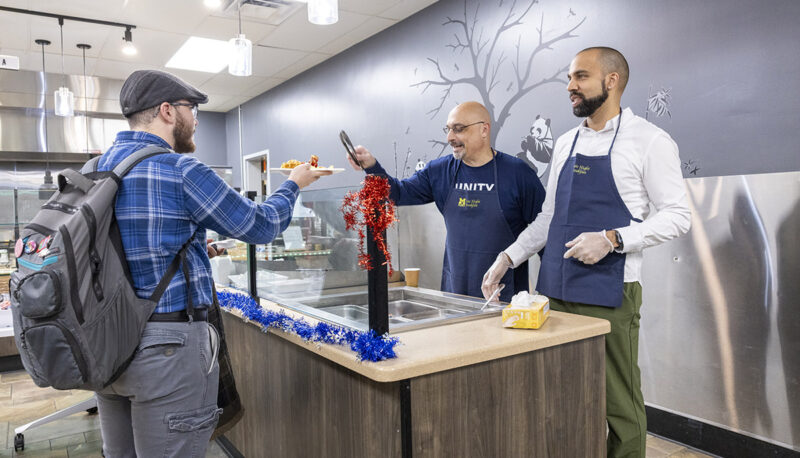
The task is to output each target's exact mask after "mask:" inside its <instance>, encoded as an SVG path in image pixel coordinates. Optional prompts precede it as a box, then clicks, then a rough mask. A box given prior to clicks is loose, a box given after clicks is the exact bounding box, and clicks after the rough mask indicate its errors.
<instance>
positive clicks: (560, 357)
mask: <svg viewBox="0 0 800 458" xmlns="http://www.w3.org/2000/svg"><path fill="white" fill-rule="evenodd" d="M261 304H262V307H265V308H267V309H271V310H275V311H278V310H280V311H283V312H284V313H286V314H288V315H290V316H294V317H302V318H303V319H305V320H306V321H308V322H310V323H315V320H314V319H313V318H311V317H308V316H304V315H301V314H299V313H297V312H294V311H292V310H289V309H286V308H283V307H281V306H279V305H278V304H276V303H274V302H270V301H267V300H263V299H262V300H261ZM223 315H224V318H223V320H224V326H225V331H226V336H227V344H228V347H229V350H230V353H231V359H232V364H233V371H234V375H235V377H236V381H237V386H238V389H239V393H240V395H241V398H242V403H243V405H244V408H245V415H244V417H243V419H242V420H241V422H240V423H239V424H237V425H236V426H235V427H234V428H233V429H231V430H230V431H228V432H227V433H226V437H227V438H228V439H229V440H230V441H231V442H232V443H233V445H234V446H235V447H236V448H237V449H238V450H239V451H240V452H241V453H242V454H244V456H247V457H260V456H281V457H284V456H287V457H309V456H326V457H357V456H364V457H377V456H380V457H391V456H397V457H401V456H402V457H408V456H416V457H424V456H430V457H444V456H457V457H469V456H489V457H500V456H502V457H514V456H548V457H560V456H564V457H574V456H581V457H584V456H586V457H588V456H603V455H604V454H605V437H606V426H605V369H604V367H605V352H604V336H603V335H604V334H606V333H608V332H609V330H610V326H609V324H608V322H607V321H604V320H598V319H594V318H589V317H583V316H578V315H570V314H564V313H559V312H555V311H552V312H551V314H550V318H549V319H548V320H547V322H546V323H545V324H544V326H542V328H540V329H539V330H535V331H534V330H517V329H504V328H502V327H501V324H500V318H499V317H498V316H488V317H485V318H477V319H473V320H471V321H462V322H456V323H452V324H446V325H442V326H436V327H428V328H424V329H416V330H409V331H405V332H402V333H399V334H397V335H396V337H397V338H398V339H399V341H400V344H399V345H398V347H397V348H396V352H397V358H394V359H391V360H387V361H381V362H377V363H372V362H359V361H357V360H356V356H355V353H353V352H351V351H350V350H349V349H347V348H344V347H340V346H337V345H327V344H321V345H319V344H309V343H306V342H305V341H303V340H302V339H301V338H299V337H297V336H294V335H290V334H286V333H284V332H281V331H275V330H270V331H269V332H266V333H265V332H263V331H262V329H261V328H260V327H259V326H258V325H257V324H255V323H251V322H246V321H245V320H244V319H243V318H242V317H241V316H240V315H238V313H237V312H236V311H233V312H228V313H224V314H223Z"/></svg>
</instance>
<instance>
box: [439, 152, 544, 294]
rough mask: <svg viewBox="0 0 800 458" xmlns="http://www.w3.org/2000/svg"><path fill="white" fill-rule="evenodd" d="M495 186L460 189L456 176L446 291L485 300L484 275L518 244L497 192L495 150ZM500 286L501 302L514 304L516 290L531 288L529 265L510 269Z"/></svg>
mask: <svg viewBox="0 0 800 458" xmlns="http://www.w3.org/2000/svg"><path fill="white" fill-rule="evenodd" d="M492 153H493V154H494V157H492V164H493V166H494V183H495V186H494V188H493V190H492V191H488V192H485V191H484V192H476V191H467V190H464V189H456V188H455V184H456V177H458V171H459V169H460V168H461V161H458V165H457V166H456V173H455V175H454V176H453V180H452V181H451V183H450V194H449V195H448V196H447V200H446V201H445V204H444V211H442V215H443V216H444V224H445V226H446V227H447V241H446V244H445V250H444V266H443V269H442V291H448V292H451V293H456V294H466V295H467V296H473V297H483V292H481V283H483V275H484V274H485V273H486V271H487V270H489V267H491V266H492V263H493V262H494V261H495V259H496V258H497V255H498V253H500V252H501V251H503V250H505V249H506V248H508V246H509V245H511V244H512V243H514V241H515V240H516V236H514V233H513V232H512V231H511V228H510V227H509V226H508V222H506V219H505V217H504V216H503V210H502V208H501V207H500V196H499V194H498V191H497V157H496V156H497V154H499V153H496V152H495V151H494V150H492ZM500 283H504V284H505V285H506V287H505V288H503V291H502V292H501V293H500V300H502V301H506V302H508V301H510V300H511V296H513V295H514V291H515V290H526V289H528V266H527V264H525V265H524V266H523V265H521V266H519V267H517V268H516V269H508V272H506V274H505V275H504V276H503V278H502V280H500Z"/></svg>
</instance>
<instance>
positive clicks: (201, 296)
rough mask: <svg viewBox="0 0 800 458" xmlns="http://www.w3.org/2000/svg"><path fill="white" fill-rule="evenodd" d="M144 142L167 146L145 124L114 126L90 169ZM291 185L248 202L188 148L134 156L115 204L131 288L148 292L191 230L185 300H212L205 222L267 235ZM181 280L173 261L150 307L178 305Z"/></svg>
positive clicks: (279, 225)
mask: <svg viewBox="0 0 800 458" xmlns="http://www.w3.org/2000/svg"><path fill="white" fill-rule="evenodd" d="M151 144H156V145H159V146H164V147H165V148H170V146H169V144H168V143H167V142H166V141H164V140H163V139H162V138H161V137H158V136H156V135H153V134H150V133H147V132H139V131H123V132H120V133H118V134H117V138H116V140H115V141H114V145H113V146H112V147H111V148H110V149H109V150H108V151H106V153H105V154H103V155H102V157H101V158H100V162H99V164H98V170H99V171H107V170H111V169H112V168H113V167H114V166H115V165H117V164H118V163H119V162H121V161H122V160H123V159H125V158H126V157H127V156H128V155H130V154H131V153H133V152H134V151H137V150H139V149H141V148H144V147H145V146H147V145H151ZM170 149H171V148H170ZM299 190H300V189H299V188H298V186H297V184H296V183H294V182H292V181H288V180H287V181H286V182H284V183H283V184H282V185H281V186H280V187H279V188H278V190H277V191H275V192H274V193H273V194H272V195H271V196H270V197H269V198H268V199H267V200H266V202H264V203H263V204H256V203H255V202H253V201H250V200H248V199H246V198H244V197H242V196H240V195H239V194H238V193H237V192H236V191H235V190H233V189H232V188H231V187H230V186H228V185H227V184H226V183H225V182H224V181H223V180H222V179H221V178H220V177H219V176H218V175H217V174H216V173H215V172H214V171H213V170H211V169H210V168H208V166H206V165H205V164H203V163H202V162H200V161H198V160H197V159H195V158H194V157H192V156H188V155H185V154H177V153H167V154H160V155H158V156H154V157H151V158H147V159H145V160H144V161H142V162H140V163H139V164H138V165H137V166H136V167H134V168H133V170H131V171H130V172H129V173H128V174H127V175H126V176H125V178H123V180H122V185H121V186H120V189H119V192H118V193H117V202H116V207H115V209H116V217H117V222H118V224H119V230H120V233H121V234H122V244H123V246H124V248H125V256H126V257H127V259H128V265H129V266H130V270H131V275H132V276H133V284H134V287H135V288H136V294H137V295H138V296H139V297H141V298H149V297H150V296H151V295H152V294H153V291H154V290H155V287H156V285H158V282H159V281H160V280H161V277H162V276H163V275H164V273H165V272H166V271H167V267H168V266H169V264H170V263H171V262H172V259H173V258H174V257H175V255H176V254H177V253H178V251H179V250H180V249H181V247H182V246H183V244H184V243H186V241H187V240H189V237H191V238H192V242H191V244H190V246H189V248H188V250H187V254H186V259H187V261H188V263H189V277H190V283H191V289H192V291H191V294H192V303H193V304H194V305H195V306H201V305H202V306H208V305H210V304H212V303H213V298H212V283H213V279H212V276H211V264H210V262H209V260H208V252H207V248H206V229H211V230H213V231H216V232H218V233H219V234H222V235H225V236H228V237H232V238H235V239H238V240H241V241H244V242H247V243H259V244H260V243H269V242H271V241H272V240H273V239H274V238H275V237H276V236H277V235H278V234H280V233H281V232H283V231H284V230H285V229H286V227H287V226H288V225H289V222H290V220H291V217H292V209H293V207H294V203H295V201H296V200H297V194H298V192H299ZM185 283H186V282H185V280H184V276H183V274H181V272H180V269H179V270H178V273H176V274H175V276H174V277H173V279H172V281H171V282H170V284H169V286H168V287H167V290H166V291H165V292H164V295H163V296H162V297H161V300H160V301H159V303H158V306H157V307H156V309H155V313H168V312H175V311H178V310H184V309H185V308H186V284H185Z"/></svg>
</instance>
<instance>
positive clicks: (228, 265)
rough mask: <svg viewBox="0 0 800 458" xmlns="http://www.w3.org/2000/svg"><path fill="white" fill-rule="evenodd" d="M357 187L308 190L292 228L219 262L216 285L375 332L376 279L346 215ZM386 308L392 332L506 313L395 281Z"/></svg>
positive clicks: (393, 240) (393, 242)
mask: <svg viewBox="0 0 800 458" xmlns="http://www.w3.org/2000/svg"><path fill="white" fill-rule="evenodd" d="M355 190H357V189H356V188H330V189H323V190H309V191H301V192H300V195H299V197H298V200H297V203H296V204H295V207H294V212H293V215H292V221H291V224H290V225H289V227H288V228H287V229H286V230H285V231H284V232H283V233H282V234H280V235H279V236H278V237H277V238H276V239H275V240H273V242H272V243H270V244H266V245H255V246H248V245H246V244H244V243H241V242H238V243H237V244H236V246H235V247H234V248H232V249H230V250H229V252H228V254H227V255H225V256H218V257H215V258H213V259H212V260H211V261H212V270H213V272H214V279H215V281H216V282H217V284H221V285H225V286H230V287H233V288H236V289H239V290H242V291H244V292H247V293H251V294H253V295H254V296H257V297H259V298H262V299H267V300H270V301H272V302H275V303H277V304H280V305H282V306H285V307H287V308H290V309H293V310H296V311H299V312H302V313H304V314H306V315H309V316H312V317H314V318H318V319H322V320H325V321H328V322H331V323H334V324H339V325H343V326H346V327H350V328H353V329H358V330H366V329H368V328H369V327H370V326H369V323H370V321H369V307H368V302H369V294H368V290H369V288H368V286H369V285H368V275H367V272H366V271H365V270H363V269H361V268H360V267H359V265H358V246H359V240H358V234H357V233H355V232H353V231H348V230H347V229H346V228H345V222H344V218H343V215H342V211H341V207H342V201H343V199H344V196H345V195H346V194H347V193H348V192H350V191H355ZM261 200H262V201H263V199H261ZM209 237H210V238H212V239H215V240H217V239H221V238H222V237H219V236H218V235H216V234H213V233H209ZM400 237H401V235H400V234H399V233H398V229H397V228H396V227H393V228H390V229H389V231H388V233H387V237H386V238H387V242H388V245H389V251H390V252H391V254H392V261H393V267H394V271H395V272H394V274H393V276H392V277H391V279H387V281H390V282H391V281H402V280H403V277H402V275H401V274H400V272H399V271H400V267H399V266H398V262H397V260H399V259H401V253H399V248H398V247H399V246H400V245H402V244H400V243H398V240H399V239H400ZM365 249H366V247H365ZM403 267H405V266H403ZM253 278H254V279H255V288H252V287H251V284H250V281H251V279H253ZM395 285H397V284H396V283H395ZM384 304H385V305H384V307H387V308H388V318H389V320H388V321H389V323H388V324H389V330H390V332H399V331H401V330H407V329H417V328H420V327H425V326H435V325H438V324H441V323H442V322H443V321H446V322H448V323H449V322H454V321H460V320H466V319H473V318H476V317H478V316H484V315H486V314H497V313H499V311H498V309H497V308H495V307H487V308H483V307H482V306H483V301H482V300H480V299H477V298H471V297H466V296H461V295H457V294H450V293H443V292H440V291H434V290H429V289H424V288H416V287H407V286H393V285H391V283H390V285H389V288H388V300H385V301H384Z"/></svg>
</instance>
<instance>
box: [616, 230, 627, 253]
mask: <svg viewBox="0 0 800 458" xmlns="http://www.w3.org/2000/svg"><path fill="white" fill-rule="evenodd" d="M614 236H615V237H616V238H617V247H616V248H614V251H615V252H617V253H622V250H624V249H625V243H623V241H622V234H620V233H619V231H618V230H616V229H614Z"/></svg>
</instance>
